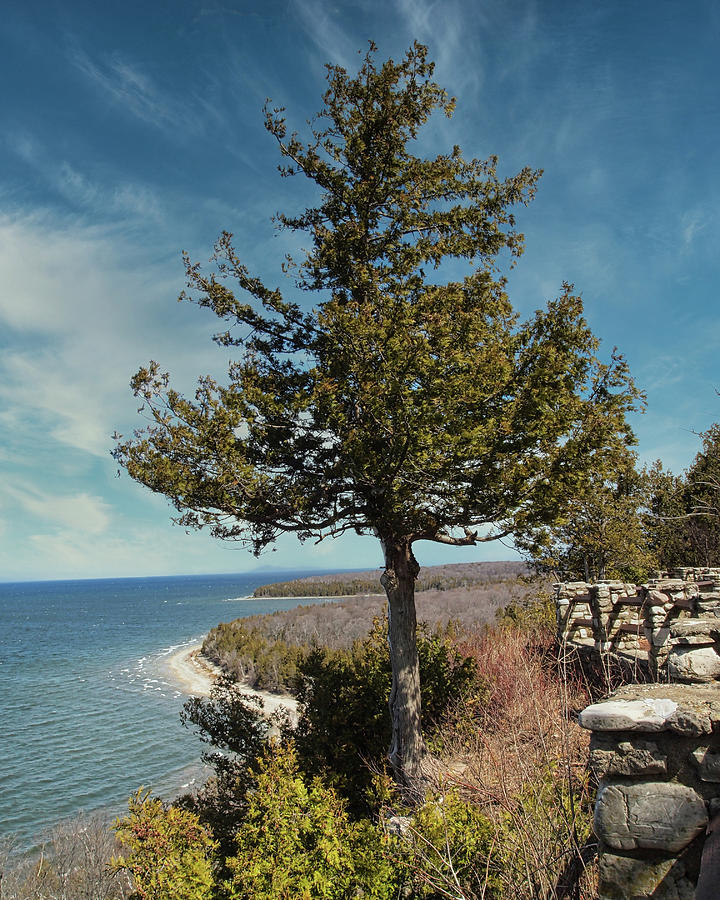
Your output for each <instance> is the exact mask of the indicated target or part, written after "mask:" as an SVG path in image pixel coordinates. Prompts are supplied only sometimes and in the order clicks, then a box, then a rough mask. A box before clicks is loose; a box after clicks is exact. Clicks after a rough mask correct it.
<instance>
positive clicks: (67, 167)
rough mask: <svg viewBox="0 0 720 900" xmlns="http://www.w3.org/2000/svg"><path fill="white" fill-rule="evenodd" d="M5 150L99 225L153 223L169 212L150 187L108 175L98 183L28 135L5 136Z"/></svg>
mask: <svg viewBox="0 0 720 900" xmlns="http://www.w3.org/2000/svg"><path fill="white" fill-rule="evenodd" d="M4 143H5V146H6V147H7V148H8V149H9V150H10V151H11V152H12V153H13V154H14V155H15V156H16V157H17V158H19V159H21V160H22V161H23V162H24V163H25V164H26V165H27V166H29V167H30V168H31V169H32V170H33V172H34V173H35V174H36V175H37V176H38V177H39V178H40V179H42V181H43V182H44V184H45V186H46V187H47V188H49V189H50V190H51V191H53V192H54V193H55V194H57V195H58V196H59V197H60V198H62V200H64V201H66V202H67V203H68V204H70V205H71V206H72V207H74V208H75V209H77V210H79V211H81V212H84V213H88V214H92V216H93V217H94V219H95V220H96V221H97V220H98V219H99V220H102V219H105V220H110V219H112V220H114V221H118V219H119V220H128V219H130V220H132V219H142V220H143V221H147V220H148V219H152V220H154V221H155V222H159V221H161V220H162V219H163V218H164V217H165V215H166V211H165V208H164V203H163V201H162V200H161V198H160V196H159V194H158V192H157V191H156V190H154V189H152V188H150V187H149V186H148V185H145V184H141V183H138V182H135V181H131V180H128V179H127V178H126V177H124V176H123V175H122V174H119V173H107V172H105V173H104V174H105V178H104V180H102V181H101V180H98V179H94V178H93V177H92V176H90V175H88V174H87V173H86V172H84V171H82V170H81V169H80V168H79V167H78V166H77V165H76V164H74V163H72V162H70V161H68V160H63V159H57V158H56V157H55V156H54V155H53V154H52V153H51V152H50V150H49V149H48V148H46V147H45V146H44V145H43V144H42V143H41V142H40V141H38V140H36V139H34V138H33V137H32V136H31V135H29V134H27V133H15V134H9V135H6V136H5V139H4Z"/></svg>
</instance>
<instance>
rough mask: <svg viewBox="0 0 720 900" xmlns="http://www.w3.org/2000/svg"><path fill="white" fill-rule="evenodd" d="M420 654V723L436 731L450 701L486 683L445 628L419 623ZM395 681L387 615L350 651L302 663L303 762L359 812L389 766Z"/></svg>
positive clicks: (299, 739) (298, 735)
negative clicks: (378, 776)
mask: <svg viewBox="0 0 720 900" xmlns="http://www.w3.org/2000/svg"><path fill="white" fill-rule="evenodd" d="M418 654H419V657H420V679H421V685H422V702H423V729H424V731H425V733H426V734H430V735H433V734H436V733H437V732H436V728H435V725H436V723H438V722H440V721H442V720H443V719H444V718H445V717H446V715H447V713H448V710H449V708H450V706H451V705H452V704H453V703H456V702H457V701H458V700H459V699H460V698H461V697H463V696H466V695H468V694H471V693H472V694H475V695H476V694H477V693H478V692H479V691H480V690H481V684H480V682H479V680H478V678H477V669H476V665H475V662H474V661H473V660H471V659H467V658H464V657H463V656H462V655H461V654H460V653H459V652H458V651H457V649H456V648H455V647H454V645H453V643H452V641H451V640H450V638H449V637H448V635H447V634H446V633H441V632H436V633H434V634H429V633H428V632H427V631H423V630H422V629H421V630H420V632H419V635H418ZM391 683H392V676H391V671H390V655H389V651H388V645H387V620H386V619H385V618H384V617H378V618H376V619H375V620H374V622H373V628H372V630H371V632H370V634H369V635H368V636H367V637H366V638H365V639H364V640H362V641H358V642H356V643H355V644H354V645H353V647H352V649H351V650H349V651H344V650H328V649H327V648H316V649H315V650H312V651H311V652H310V653H309V654H308V657H307V659H306V660H305V661H304V662H303V664H302V666H301V671H300V681H299V685H298V699H299V700H300V704H301V716H300V721H299V723H298V727H297V731H296V732H295V734H294V737H295V741H296V744H297V749H298V756H299V760H300V765H301V768H302V769H303V771H306V772H308V773H309V774H321V773H322V774H324V775H325V776H327V777H329V778H330V780H331V783H332V784H333V785H334V786H335V787H336V788H337V790H339V791H340V792H341V793H342V794H343V796H344V797H345V798H346V799H347V800H348V801H349V802H350V805H351V809H353V811H355V812H357V813H359V812H366V811H367V791H368V788H369V787H370V784H371V781H372V777H373V772H374V771H377V770H381V769H382V768H383V767H384V762H385V755H386V753H387V748H388V746H389V743H390V736H391V723H390V714H389V711H388V698H389V695H390V687H391Z"/></svg>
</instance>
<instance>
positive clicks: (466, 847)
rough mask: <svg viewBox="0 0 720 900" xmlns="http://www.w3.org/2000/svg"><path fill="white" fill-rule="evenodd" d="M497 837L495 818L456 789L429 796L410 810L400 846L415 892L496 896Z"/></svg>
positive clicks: (438, 895)
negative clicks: (402, 842) (402, 843)
mask: <svg viewBox="0 0 720 900" xmlns="http://www.w3.org/2000/svg"><path fill="white" fill-rule="evenodd" d="M495 843H496V829H495V827H494V825H493V823H492V822H491V821H490V819H488V818H487V816H485V815H484V814H483V813H482V812H481V811H480V809H479V807H478V806H476V805H474V804H472V803H468V802H467V801H465V800H463V799H462V798H461V797H460V796H459V795H458V793H457V792H456V791H448V792H447V793H445V794H444V795H441V796H439V797H437V798H435V799H430V800H428V801H427V802H426V803H424V804H423V805H422V806H420V807H419V808H418V809H416V810H415V811H414V812H413V815H412V819H411V822H410V824H409V827H408V833H407V839H406V843H405V847H404V848H403V850H404V855H405V865H406V866H407V868H408V869H409V871H410V872H411V873H412V882H413V884H414V887H415V890H414V896H417V897H427V898H438V900H440V898H443V897H448V896H455V897H476V896H477V897H481V896H482V897H487V898H490V897H493V896H495V894H494V888H495V887H496V886H497V883H498V879H497V875H496V873H495V868H496V866H497V862H496V857H497V848H496V846H495ZM451 892H452V893H451Z"/></svg>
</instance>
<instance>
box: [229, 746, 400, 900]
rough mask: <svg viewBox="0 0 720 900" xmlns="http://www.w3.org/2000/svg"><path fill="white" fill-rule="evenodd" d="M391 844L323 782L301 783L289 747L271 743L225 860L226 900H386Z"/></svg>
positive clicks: (391, 893)
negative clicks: (349, 810)
mask: <svg viewBox="0 0 720 900" xmlns="http://www.w3.org/2000/svg"><path fill="white" fill-rule="evenodd" d="M389 843H390V839H389V838H387V837H384V836H383V834H382V832H380V831H379V830H378V829H377V828H375V827H373V826H372V825H371V823H369V822H361V823H352V822H351V821H350V819H349V817H348V814H347V811H346V809H345V804H344V803H343V802H342V800H341V799H340V798H339V797H338V795H337V794H336V793H335V791H333V789H332V788H330V787H328V786H326V785H325V784H324V783H323V782H322V780H321V779H320V778H313V779H312V780H306V779H305V778H304V777H303V776H302V774H301V773H300V771H299V769H298V763H297V756H296V753H295V749H294V747H293V746H292V744H287V745H285V746H280V745H278V744H272V745H270V747H269V749H268V750H267V751H266V753H265V755H264V757H263V759H262V760H261V762H260V765H259V771H258V774H257V777H256V780H255V786H254V789H253V790H252V791H251V792H250V793H249V795H248V806H247V811H246V813H245V816H244V818H243V821H242V822H241V823H240V826H239V828H238V831H237V835H236V854H235V856H233V857H232V858H230V859H228V860H227V861H226V865H227V868H228V870H229V871H230V878H229V879H228V881H227V882H226V884H225V889H226V891H227V896H228V898H229V900H350V898H367V900H390V898H392V897H395V896H397V891H398V885H399V876H400V872H399V870H398V869H397V867H396V866H395V865H393V863H392V860H391V858H390V857H389V855H388V852H387V848H388V844H389Z"/></svg>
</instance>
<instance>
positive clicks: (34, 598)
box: [0, 571, 308, 848]
mask: <svg viewBox="0 0 720 900" xmlns="http://www.w3.org/2000/svg"><path fill="white" fill-rule="evenodd" d="M300 574H304V575H306V574H308V573H307V572H303V573H294V572H285V571H284V572H281V573H279V572H277V573H272V572H264V573H259V574H258V573H253V574H252V575H234V576H233V575H200V576H182V577H174V578H124V579H102V580H91V581H55V582H47V581H45V582H33V583H19V584H2V583H0V686H1V688H2V698H3V701H2V722H1V723H0V836H5V835H8V834H12V835H15V836H16V838H17V840H18V842H19V845H20V846H21V847H25V848H29V847H32V846H36V845H37V844H38V842H39V840H40V839H41V838H42V836H43V832H45V831H47V829H48V828H50V827H51V826H52V825H54V824H56V823H58V822H59V821H61V820H63V819H64V818H67V817H71V816H73V815H75V814H77V813H79V812H80V811H86V812H90V811H95V810H104V811H106V812H107V813H108V816H110V815H114V814H118V813H122V812H123V811H124V810H125V809H126V803H127V798H128V797H129V796H130V794H131V793H133V792H134V791H136V790H137V788H138V787H140V785H144V786H145V787H149V788H151V789H152V790H153V791H154V792H156V793H158V794H160V795H161V796H164V797H167V798H171V797H173V796H175V795H177V794H178V793H180V792H181V791H182V790H183V788H185V787H187V786H189V785H191V784H192V783H193V782H194V781H196V780H197V779H198V778H202V777H203V772H202V768H201V765H200V752H201V750H202V745H201V743H200V741H199V739H198V738H197V737H196V736H194V735H193V734H192V733H191V732H189V731H188V730H187V729H185V728H183V726H182V725H181V723H180V719H179V713H180V710H181V708H182V704H183V702H184V700H185V699H186V697H185V695H184V694H182V693H181V691H180V688H179V685H177V684H176V683H175V682H174V681H173V679H172V677H171V675H170V670H169V666H168V660H169V657H170V655H171V654H173V653H175V652H177V651H178V650H179V649H181V648H182V647H183V646H186V645H189V644H192V643H196V642H198V641H199V640H200V639H201V638H202V637H203V635H205V634H206V633H207V632H208V631H209V630H210V628H212V627H213V626H214V625H217V624H218V622H228V621H231V620H232V619H236V618H238V617H241V616H249V615H253V614H255V613H259V612H272V611H273V610H276V609H291V608H293V607H295V606H297V605H298V602H299V601H298V600H297V599H290V600H253V599H251V598H249V596H248V595H249V594H251V593H252V591H253V590H254V588H256V587H258V586H259V585H261V584H266V583H268V582H272V581H277V580H286V579H289V578H293V577H296V576H297V575H300Z"/></svg>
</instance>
